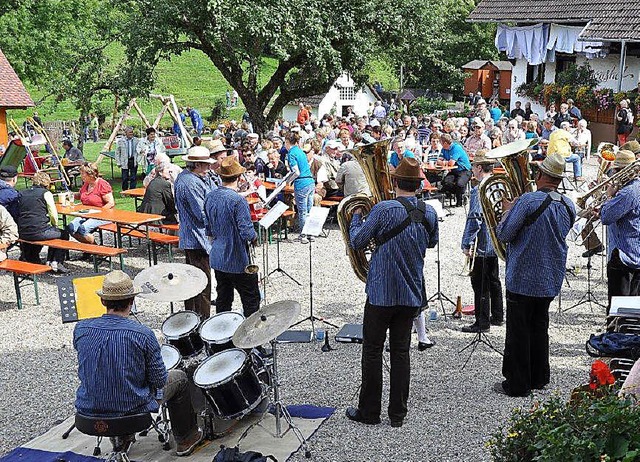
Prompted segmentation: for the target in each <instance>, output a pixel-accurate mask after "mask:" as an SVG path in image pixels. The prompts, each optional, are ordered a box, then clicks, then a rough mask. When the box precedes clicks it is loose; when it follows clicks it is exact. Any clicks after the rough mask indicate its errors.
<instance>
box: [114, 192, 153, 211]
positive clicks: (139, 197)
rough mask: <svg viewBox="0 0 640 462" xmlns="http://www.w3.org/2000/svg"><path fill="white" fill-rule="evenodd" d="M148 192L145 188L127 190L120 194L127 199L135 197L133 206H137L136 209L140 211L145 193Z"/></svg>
mask: <svg viewBox="0 0 640 462" xmlns="http://www.w3.org/2000/svg"><path fill="white" fill-rule="evenodd" d="M146 190H147V188H145V187H142V188H133V189H127V190H126V191H121V192H120V194H122V195H123V196H125V197H133V204H134V206H135V209H136V210H138V206H139V205H140V202H142V199H143V198H144V192H145V191H146Z"/></svg>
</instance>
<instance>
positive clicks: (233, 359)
mask: <svg viewBox="0 0 640 462" xmlns="http://www.w3.org/2000/svg"><path fill="white" fill-rule="evenodd" d="M193 382H194V383H195V384H196V386H197V387H199V388H200V389H202V391H203V392H204V394H205V396H206V398H207V400H208V401H209V403H210V404H211V407H212V412H213V413H214V415H216V416H217V417H220V418H222V419H241V418H243V417H244V416H245V415H247V414H249V413H250V412H251V411H252V410H253V409H255V408H256V407H257V406H258V405H259V404H260V402H261V401H262V399H263V398H264V396H265V391H264V388H263V386H262V384H261V383H260V380H259V379H258V376H257V374H256V372H255V370H254V368H253V364H252V362H251V360H250V358H249V355H247V353H246V352H245V351H244V350H241V349H240V348H232V349H231V350H225V351H221V352H220V353H216V354H214V355H213V356H210V357H208V358H207V359H205V360H204V361H203V362H202V364H200V366H198V368H197V369H196V372H195V374H194V375H193Z"/></svg>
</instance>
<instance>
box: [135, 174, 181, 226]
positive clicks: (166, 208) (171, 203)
mask: <svg viewBox="0 0 640 462" xmlns="http://www.w3.org/2000/svg"><path fill="white" fill-rule="evenodd" d="M155 172H156V173H155V178H154V179H153V180H151V183H149V185H148V186H147V189H146V190H145V192H144V197H143V198H142V202H141V203H140V206H139V207H138V212H141V213H151V214H154V215H162V216H164V218H163V219H162V220H160V221H161V223H162V224H165V225H168V224H176V223H178V210H177V209H176V202H175V198H174V197H173V190H172V187H171V174H170V171H169V168H168V166H167V164H160V165H158V166H156V168H155Z"/></svg>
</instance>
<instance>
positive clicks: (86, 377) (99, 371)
mask: <svg viewBox="0 0 640 462" xmlns="http://www.w3.org/2000/svg"><path fill="white" fill-rule="evenodd" d="M73 347H74V348H75V349H76V350H77V352H78V378H79V379H80V386H79V387H78V391H77V393H76V409H77V410H78V411H80V412H81V413H82V414H86V415H92V416H102V417H116V416H122V415H126V414H136V413H141V412H156V411H157V410H158V402H157V401H156V397H157V396H158V395H157V391H158V390H162V389H163V387H164V385H165V383H166V381H167V370H166V369H165V366H164V363H163V362H162V355H161V354H160V344H159V343H158V340H157V339H156V336H155V335H154V333H153V332H152V331H151V329H149V328H148V327H147V326H144V325H142V324H140V323H138V322H136V321H133V320H131V319H127V318H124V317H122V316H118V315H114V314H104V315H102V316H101V317H99V318H93V319H86V320H84V321H80V322H79V323H78V324H76V327H75V329H74V331H73Z"/></svg>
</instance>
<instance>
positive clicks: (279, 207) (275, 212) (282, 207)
mask: <svg viewBox="0 0 640 462" xmlns="http://www.w3.org/2000/svg"><path fill="white" fill-rule="evenodd" d="M288 208H289V207H288V206H287V204H285V203H284V202H281V201H278V202H277V203H276V205H274V206H273V207H271V210H269V211H268V212H267V213H266V214H265V216H264V217H262V218H261V219H260V221H259V222H258V223H259V225H260V226H261V227H262V228H264V230H265V240H268V236H269V231H268V230H269V228H270V227H271V226H272V225H273V224H274V223H275V222H276V221H278V220H279V219H280V217H281V216H282V214H283V213H284V212H286V211H287V209H288ZM280 231H281V229H280V228H278V237H277V238H276V256H277V257H276V258H277V264H278V266H277V267H276V268H275V269H273V270H272V271H271V272H269V273H266V271H267V270H265V273H266V274H265V279H266V278H268V277H269V276H271V275H272V274H274V273H280V274H283V275H285V276H286V277H288V278H289V279H291V280H292V281H293V282H295V283H296V284H298V285H299V286H301V285H302V284H300V282H298V281H297V280H296V279H295V278H294V277H293V276H291V275H290V274H289V273H287V272H286V271H285V270H284V269H283V268H282V267H281V266H280Z"/></svg>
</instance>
